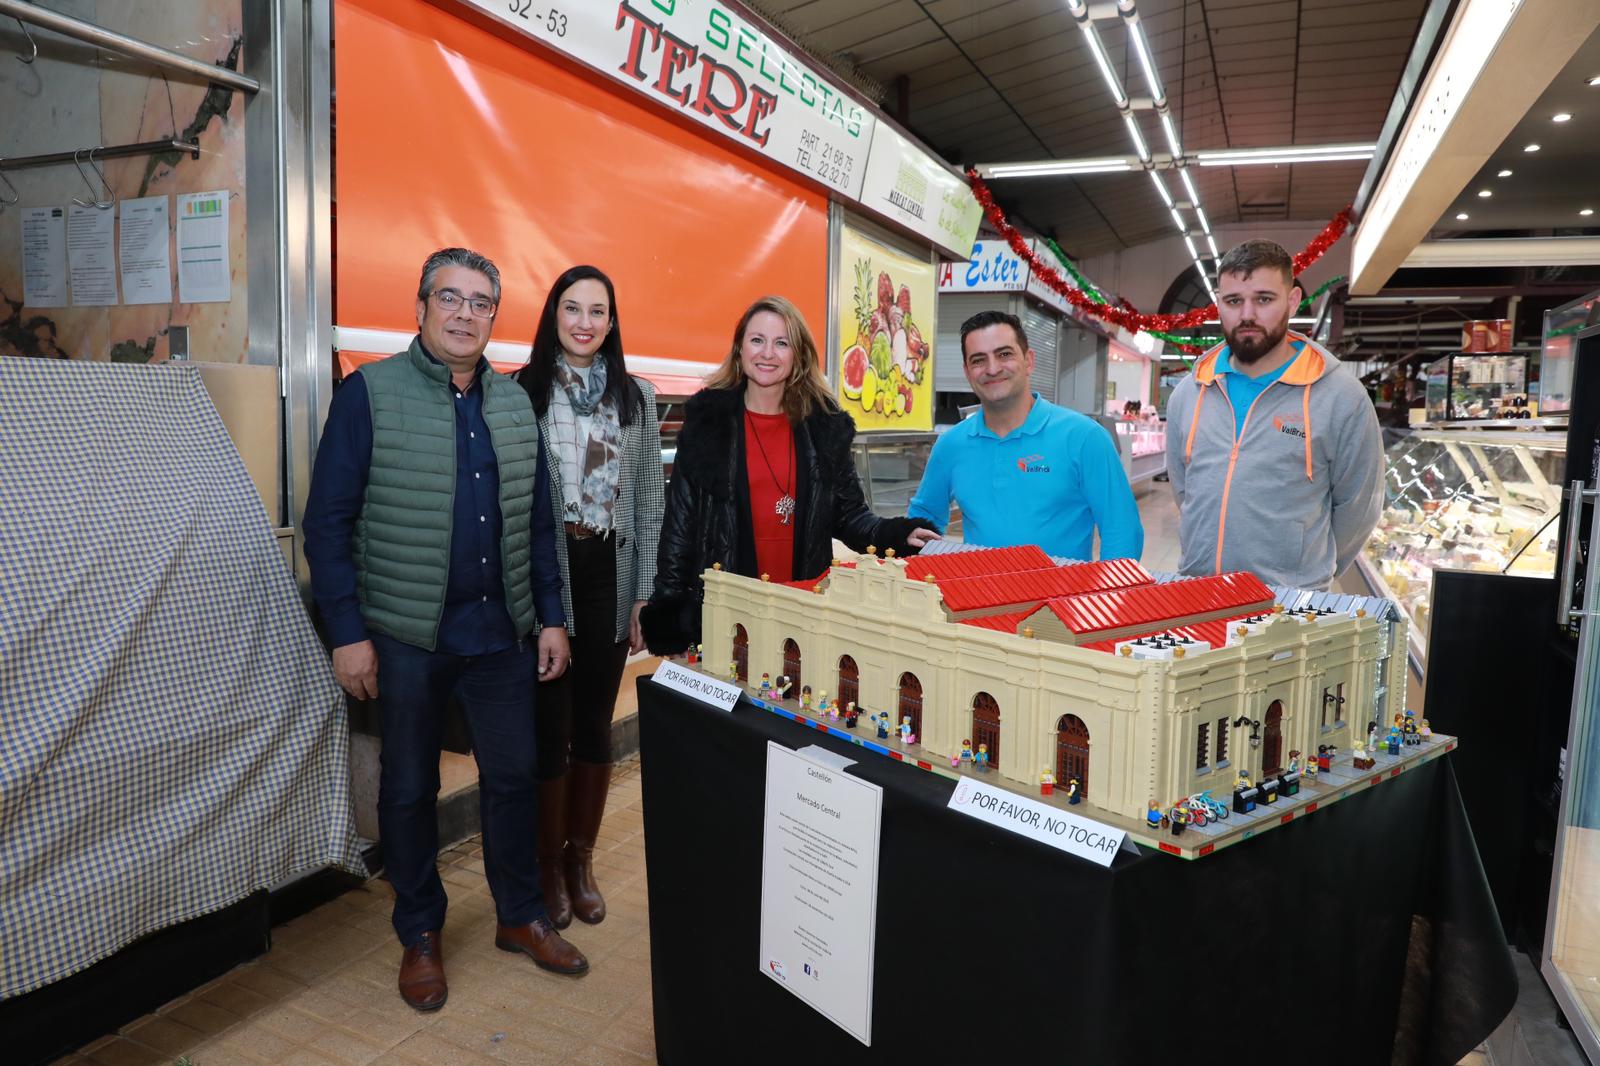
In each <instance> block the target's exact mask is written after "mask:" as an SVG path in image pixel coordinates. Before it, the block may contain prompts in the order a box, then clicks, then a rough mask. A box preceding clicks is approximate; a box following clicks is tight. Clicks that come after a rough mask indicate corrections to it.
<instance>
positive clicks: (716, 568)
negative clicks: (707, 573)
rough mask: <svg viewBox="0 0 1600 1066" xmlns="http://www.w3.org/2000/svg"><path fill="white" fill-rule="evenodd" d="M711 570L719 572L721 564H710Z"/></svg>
mask: <svg viewBox="0 0 1600 1066" xmlns="http://www.w3.org/2000/svg"><path fill="white" fill-rule="evenodd" d="M711 569H713V570H721V569H722V564H721V563H712V564H711Z"/></svg>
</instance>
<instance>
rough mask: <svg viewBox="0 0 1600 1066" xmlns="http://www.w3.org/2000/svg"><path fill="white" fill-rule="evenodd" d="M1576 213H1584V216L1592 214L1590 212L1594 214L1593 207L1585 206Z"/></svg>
mask: <svg viewBox="0 0 1600 1066" xmlns="http://www.w3.org/2000/svg"><path fill="white" fill-rule="evenodd" d="M1578 214H1580V215H1584V216H1588V215H1592V214H1594V208H1592V207H1586V208H1584V209H1583V210H1582V211H1579V212H1578Z"/></svg>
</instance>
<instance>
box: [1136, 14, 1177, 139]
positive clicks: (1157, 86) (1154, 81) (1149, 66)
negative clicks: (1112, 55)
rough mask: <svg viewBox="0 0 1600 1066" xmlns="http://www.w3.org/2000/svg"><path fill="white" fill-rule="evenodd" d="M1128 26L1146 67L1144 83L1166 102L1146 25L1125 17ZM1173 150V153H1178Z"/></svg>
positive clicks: (1154, 97) (1157, 97)
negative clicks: (1146, 32)
mask: <svg viewBox="0 0 1600 1066" xmlns="http://www.w3.org/2000/svg"><path fill="white" fill-rule="evenodd" d="M1123 21H1124V22H1126V23H1127V26H1128V36H1129V37H1131V38H1133V50H1134V52H1135V53H1137V54H1138V56H1139V65H1140V66H1141V67H1143V68H1144V83H1145V84H1146V85H1147V86H1149V87H1150V96H1151V97H1152V98H1153V99H1155V100H1156V101H1158V102H1160V103H1165V102H1166V94H1165V93H1163V92H1162V91H1161V78H1160V77H1159V76H1157V74H1156V64H1155V60H1154V59H1152V58H1151V56H1150V45H1149V43H1148V42H1147V41H1146V40H1145V39H1144V27H1143V26H1141V25H1139V20H1138V19H1137V18H1125V19H1124V20H1123ZM1177 154H1178V153H1177V152H1173V155H1177Z"/></svg>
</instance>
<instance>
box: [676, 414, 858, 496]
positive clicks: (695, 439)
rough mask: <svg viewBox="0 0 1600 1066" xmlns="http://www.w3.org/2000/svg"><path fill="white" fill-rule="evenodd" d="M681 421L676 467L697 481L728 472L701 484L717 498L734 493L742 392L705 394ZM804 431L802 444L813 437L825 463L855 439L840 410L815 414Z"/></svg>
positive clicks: (850, 422)
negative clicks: (703, 476)
mask: <svg viewBox="0 0 1600 1066" xmlns="http://www.w3.org/2000/svg"><path fill="white" fill-rule="evenodd" d="M683 421H684V428H685V430H686V431H687V432H686V433H685V434H684V435H683V437H682V438H680V441H679V444H680V447H679V448H678V454H677V456H676V457H675V458H674V459H673V466H674V467H678V466H680V465H681V466H685V467H688V468H690V469H693V470H694V471H695V472H696V474H697V475H701V473H702V472H707V473H708V472H710V471H713V470H716V471H727V473H726V474H725V475H724V476H722V477H718V478H716V479H715V480H712V479H710V478H707V479H706V481H705V482H703V483H704V484H705V485H706V487H707V488H710V489H713V491H717V493H718V495H722V494H724V493H727V492H731V491H732V489H733V484H732V478H733V473H732V471H733V464H732V463H731V462H730V461H729V460H730V457H731V456H733V455H736V454H737V453H738V451H739V447H740V435H742V434H743V433H744V391H743V390H742V389H701V390H700V391H699V392H697V393H695V394H694V395H693V396H691V397H689V402H688V403H687V404H686V405H685V406H684V419H683ZM804 428H805V431H806V432H805V433H802V434H800V439H801V441H802V442H804V441H805V440H806V438H807V437H809V443H810V446H811V447H812V448H815V449H816V451H817V452H818V453H820V457H822V458H827V459H837V458H838V457H839V456H840V455H841V454H842V453H843V452H845V451H847V450H848V449H849V447H850V442H851V441H852V440H853V439H854V438H855V434H856V427H855V423H854V422H852V421H851V420H850V416H849V415H847V414H845V413H844V412H843V411H838V410H834V411H813V412H812V413H811V416H810V417H809V418H807V419H806V420H805V422H804Z"/></svg>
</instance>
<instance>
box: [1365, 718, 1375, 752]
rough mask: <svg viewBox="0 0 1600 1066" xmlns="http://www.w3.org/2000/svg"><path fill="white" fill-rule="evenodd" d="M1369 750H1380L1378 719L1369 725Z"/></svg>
mask: <svg viewBox="0 0 1600 1066" xmlns="http://www.w3.org/2000/svg"><path fill="white" fill-rule="evenodd" d="M1367 750H1368V751H1377V750H1378V720H1377V719H1376V718H1374V719H1372V720H1371V721H1370V722H1368V723H1367Z"/></svg>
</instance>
